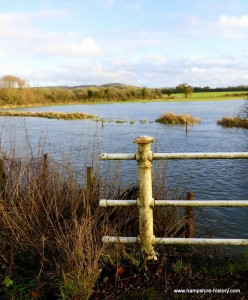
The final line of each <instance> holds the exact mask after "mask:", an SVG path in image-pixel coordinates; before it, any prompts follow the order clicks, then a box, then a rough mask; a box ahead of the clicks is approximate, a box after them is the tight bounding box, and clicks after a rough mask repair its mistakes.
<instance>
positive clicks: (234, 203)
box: [99, 199, 248, 207]
mask: <svg viewBox="0 0 248 300" xmlns="http://www.w3.org/2000/svg"><path fill="white" fill-rule="evenodd" d="M138 205H139V204H138V201H137V200H107V199H101V200H100V201H99V206H102V207H108V206H138ZM153 206H183V207H186V206H190V207H192V206H194V207H196V206H200V207H248V200H191V201H189V200H154V205H153Z"/></svg>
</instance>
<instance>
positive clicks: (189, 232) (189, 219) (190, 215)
mask: <svg viewBox="0 0 248 300" xmlns="http://www.w3.org/2000/svg"><path fill="white" fill-rule="evenodd" d="M194 199H195V195H194V193H187V200H189V201H190V200H194ZM185 237H186V238H193V237H194V207H191V206H188V207H186V231H185Z"/></svg>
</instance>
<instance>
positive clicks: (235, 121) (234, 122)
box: [217, 117, 248, 129]
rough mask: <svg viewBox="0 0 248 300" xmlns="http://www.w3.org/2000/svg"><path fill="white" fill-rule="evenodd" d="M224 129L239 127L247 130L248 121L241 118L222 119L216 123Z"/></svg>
mask: <svg viewBox="0 0 248 300" xmlns="http://www.w3.org/2000/svg"><path fill="white" fill-rule="evenodd" d="M217 123H218V124H219V125H222V126H224V127H240V128H247V129H248V119H247V118H241V117H223V118H222V119H221V120H219V121H218V122H217Z"/></svg>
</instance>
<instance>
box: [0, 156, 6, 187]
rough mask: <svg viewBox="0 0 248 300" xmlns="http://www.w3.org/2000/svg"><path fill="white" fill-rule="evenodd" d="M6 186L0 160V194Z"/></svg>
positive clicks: (2, 164)
mask: <svg viewBox="0 0 248 300" xmlns="http://www.w3.org/2000/svg"><path fill="white" fill-rule="evenodd" d="M5 185H6V174H5V171H4V163H3V160H2V159H0V192H3V191H4V189H5Z"/></svg>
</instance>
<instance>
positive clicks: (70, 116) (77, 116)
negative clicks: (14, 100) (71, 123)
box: [0, 110, 97, 120]
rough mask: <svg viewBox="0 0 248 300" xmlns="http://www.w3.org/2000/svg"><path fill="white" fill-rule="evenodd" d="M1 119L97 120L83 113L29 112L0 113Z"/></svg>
mask: <svg viewBox="0 0 248 300" xmlns="http://www.w3.org/2000/svg"><path fill="white" fill-rule="evenodd" d="M0 116H1V117H7V116H8V117H38V118H48V119H63V120H85V119H97V117H96V116H93V115H88V114H85V113H61V112H30V111H10V110H4V111H0Z"/></svg>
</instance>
